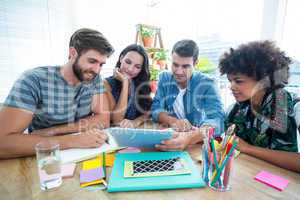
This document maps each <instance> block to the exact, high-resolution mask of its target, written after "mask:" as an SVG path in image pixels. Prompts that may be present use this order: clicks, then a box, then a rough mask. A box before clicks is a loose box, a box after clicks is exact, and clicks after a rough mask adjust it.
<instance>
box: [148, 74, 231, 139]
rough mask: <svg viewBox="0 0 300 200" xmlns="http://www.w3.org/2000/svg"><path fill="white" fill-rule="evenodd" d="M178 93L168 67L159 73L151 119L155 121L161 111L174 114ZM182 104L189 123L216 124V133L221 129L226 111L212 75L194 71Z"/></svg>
mask: <svg viewBox="0 0 300 200" xmlns="http://www.w3.org/2000/svg"><path fill="white" fill-rule="evenodd" d="M178 93H179V89H178V85H177V82H176V80H175V78H174V77H173V75H172V73H171V72H168V71H164V72H162V73H160V75H159V81H158V87H157V91H156V94H155V97H154V99H153V103H152V108H151V111H152V112H151V114H152V119H153V121H155V122H157V121H158V116H159V114H160V113H161V112H166V113H168V114H169V115H171V116H173V117H176V114H175V112H174V110H173V103H174V101H175V99H176V97H177V95H178ZM183 105H184V111H185V116H186V118H187V120H188V121H189V122H190V123H191V124H192V125H194V126H197V127H199V126H201V125H203V124H210V125H213V126H215V127H216V134H220V133H222V132H223V128H224V118H225V114H224V110H223V106H222V103H221V100H220V96H219V93H218V91H217V89H216V85H215V83H214V81H213V80H212V79H210V78H209V77H207V76H205V75H204V74H202V73H201V72H193V75H192V76H191V78H190V80H189V81H188V84H187V88H186V93H185V94H184V96H183Z"/></svg>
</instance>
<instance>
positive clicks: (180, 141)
mask: <svg viewBox="0 0 300 200" xmlns="http://www.w3.org/2000/svg"><path fill="white" fill-rule="evenodd" d="M190 134H191V133H190V132H174V134H173V137H172V138H171V139H169V140H164V141H162V144H158V145H156V146H155V147H156V148H157V149H158V150H160V151H181V150H184V149H185V148H186V147H187V146H188V145H189V144H190V139H191V137H190Z"/></svg>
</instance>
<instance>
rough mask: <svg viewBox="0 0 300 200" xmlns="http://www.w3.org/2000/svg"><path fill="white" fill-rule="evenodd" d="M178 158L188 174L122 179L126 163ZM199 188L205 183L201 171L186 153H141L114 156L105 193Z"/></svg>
mask: <svg viewBox="0 0 300 200" xmlns="http://www.w3.org/2000/svg"><path fill="white" fill-rule="evenodd" d="M178 157H179V158H181V159H183V160H185V161H186V163H187V165H188V167H189V170H190V173H188V174H186V173H184V174H179V175H170V176H153V177H130V178H128V177H127V178H125V177H124V164H125V162H126V161H142V160H164V159H173V158H178ZM200 187H205V182H204V181H203V180H202V177H201V170H200V169H199V168H198V167H197V166H196V165H195V164H194V163H193V161H192V159H191V157H190V156H189V154H188V153H187V152H143V153H122V154H116V157H115V164H114V166H113V169H112V173H111V176H110V178H109V183H108V188H107V191H108V192H121V191H139V190H166V189H177V188H200Z"/></svg>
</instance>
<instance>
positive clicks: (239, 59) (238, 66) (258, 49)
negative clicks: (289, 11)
mask: <svg viewBox="0 0 300 200" xmlns="http://www.w3.org/2000/svg"><path fill="white" fill-rule="evenodd" d="M290 63H291V59H290V58H289V57H287V56H286V55H285V53H284V52H283V51H281V50H280V49H279V48H277V47H276V46H275V44H274V43H273V42H270V41H261V42H250V43H248V44H242V45H240V46H239V47H238V48H236V49H232V48H231V49H230V51H229V52H226V53H225V54H224V55H223V57H222V58H221V60H220V64H219V69H220V72H221V74H226V75H227V77H228V80H229V82H230V85H231V86H230V89H231V90H232V94H233V96H234V97H235V99H236V101H237V102H236V103H235V105H234V106H233V108H232V109H231V111H230V112H229V114H228V116H227V120H226V127H228V126H229V125H230V124H236V126H237V129H236V135H237V136H238V138H239V145H238V148H239V150H240V151H241V152H244V153H246V154H249V155H252V156H255V157H257V158H260V159H263V160H265V161H268V162H270V163H273V164H275V165H278V166H280V167H283V168H286V169H290V170H293V171H298V172H300V154H298V153H295V152H298V147H297V127H296V122H295V119H294V112H293V106H294V105H293V99H292V96H291V95H290V93H289V92H288V91H286V90H285V89H284V86H285V84H287V82H288V77H289V64H290ZM292 152H294V153H292Z"/></svg>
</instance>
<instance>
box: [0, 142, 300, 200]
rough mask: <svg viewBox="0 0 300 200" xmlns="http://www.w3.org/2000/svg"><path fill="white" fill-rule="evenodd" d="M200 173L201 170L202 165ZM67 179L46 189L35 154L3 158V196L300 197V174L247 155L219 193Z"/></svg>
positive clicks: (195, 150) (196, 149)
mask: <svg viewBox="0 0 300 200" xmlns="http://www.w3.org/2000/svg"><path fill="white" fill-rule="evenodd" d="M200 149H201V145H194V146H191V147H190V148H189V149H188V151H189V152H190V154H191V156H192V158H193V159H194V160H195V161H197V158H198V156H199V155H200ZM198 166H199V173H200V172H201V165H200V164H198ZM80 168H81V166H80V165H77V168H76V175H75V177H73V178H69V179H64V180H63V184H62V186H61V187H59V188H57V189H55V190H52V191H47V192H44V191H42V190H41V189H40V188H39V179H38V173H37V165H36V160H35V157H28V158H21V159H10V160H1V161H0V199H5V200H9V199H51V200H54V199H55V200H56V199H101V200H107V199H113V200H118V199H120V200H130V199H132V200H148V199H149V200H163V199H172V200H174V199H184V200H193V199H195V200H199V199H222V200H226V199H242V200H245V199H288V200H291V199H300V174H297V173H294V172H290V171H287V170H285V169H281V168H278V167H276V166H273V165H271V164H268V163H266V162H264V161H261V160H258V159H255V158H253V157H250V156H247V155H245V154H241V155H239V157H238V158H237V159H236V160H235V171H234V174H233V177H232V182H231V185H232V189H231V190H230V191H228V192H216V191H214V190H212V189H210V188H208V187H206V188H199V189H179V190H161V191H142V192H121V193H107V192H106V191H87V190H84V189H81V188H80V187H79V171H80ZM260 170H268V171H270V172H271V173H274V174H277V175H280V176H282V177H284V178H286V179H288V180H289V185H288V187H287V188H286V189H285V190H284V191H283V192H279V191H277V190H275V189H273V188H270V187H268V186H266V185H264V184H262V183H259V182H257V181H255V180H253V177H254V176H255V175H256V174H257V173H258V172H259V171H260Z"/></svg>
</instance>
